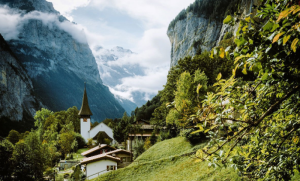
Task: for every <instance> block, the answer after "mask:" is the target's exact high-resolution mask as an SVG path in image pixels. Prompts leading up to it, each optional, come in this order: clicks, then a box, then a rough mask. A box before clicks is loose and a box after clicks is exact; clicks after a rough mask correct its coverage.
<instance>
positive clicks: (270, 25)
mask: <svg viewBox="0 0 300 181" xmlns="http://www.w3.org/2000/svg"><path fill="white" fill-rule="evenodd" d="M273 26H274V23H272V22H271V21H268V22H267V23H266V24H265V26H263V30H264V31H270V30H271V29H272V28H273Z"/></svg>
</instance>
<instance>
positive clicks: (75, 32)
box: [0, 6, 87, 43]
mask: <svg viewBox="0 0 300 181" xmlns="http://www.w3.org/2000/svg"><path fill="white" fill-rule="evenodd" d="M29 20H40V21H42V22H43V24H44V25H46V26H48V27H49V28H52V27H53V26H57V27H58V28H60V29H62V30H64V31H66V32H68V33H69V34H70V35H71V36H72V37H73V38H74V39H76V40H77V41H78V42H80V43H87V40H86V37H85V34H84V32H83V29H84V27H82V26H79V25H75V24H73V23H71V22H69V21H64V22H60V21H59V19H58V15H56V14H48V13H42V12H39V11H32V12H30V13H27V14H24V13H23V12H22V11H18V10H16V9H11V8H9V7H7V6H1V7H0V33H1V34H3V36H4V38H5V39H6V40H11V39H18V35H19V34H20V31H22V27H23V25H24V24H26V23H28V21H29Z"/></svg>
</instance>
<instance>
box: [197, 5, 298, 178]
mask: <svg viewBox="0 0 300 181" xmlns="http://www.w3.org/2000/svg"><path fill="white" fill-rule="evenodd" d="M299 11H300V6H299V5H298V4H297V5H296V4H295V2H294V1H286V0H285V1H284V0H276V1H275V0H268V1H264V3H263V4H262V5H261V6H260V8H259V12H258V14H257V15H256V17H255V18H256V19H260V21H256V20H254V18H251V17H246V18H245V19H243V20H241V22H240V26H239V29H238V31H237V35H236V38H235V43H236V45H237V47H236V48H235V49H234V50H233V51H231V52H232V56H234V60H235V68H234V69H233V71H232V76H231V77H230V78H225V79H221V76H219V77H218V79H217V83H215V85H214V87H215V89H216V91H215V92H209V93H208V94H207V97H206V99H205V100H204V101H203V104H202V106H201V107H200V108H199V111H198V114H197V119H198V120H199V121H198V124H195V126H196V127H197V128H199V132H205V133H207V134H208V135H209V137H210V142H209V144H208V145H207V146H206V147H205V148H204V149H201V150H199V151H198V154H197V155H198V157H199V158H200V159H201V160H209V161H210V166H213V167H216V166H217V165H221V164H225V165H228V164H231V165H232V166H233V167H234V168H236V169H238V170H239V171H240V173H241V174H243V175H245V176H247V177H249V178H251V179H262V180H290V179H291V177H292V175H293V174H294V173H297V172H299V163H300V161H299V159H298V158H299V146H300V145H299V144H300V143H299V136H300V129H299V128H300V123H299V116H298V115H299V110H300V107H299V105H300V104H299V92H300V87H299V80H300V79H299V78H300V77H299V75H300V74H299V63H298V62H299V51H298V46H299V42H298V39H299V38H300V37H299V29H298V27H299V23H298V22H299V17H298V13H299ZM223 52H224V50H222V49H220V48H216V49H214V50H213V52H212V54H214V56H216V55H217V56H222V53H223ZM228 53H230V52H228ZM228 53H227V54H228ZM238 68H240V69H242V73H243V74H245V75H249V74H252V78H251V79H241V78H238V77H237V71H236V70H237V69H238ZM220 75H221V74H220ZM221 132H225V134H223V133H222V134H223V135H225V136H221V135H222V134H221Z"/></svg>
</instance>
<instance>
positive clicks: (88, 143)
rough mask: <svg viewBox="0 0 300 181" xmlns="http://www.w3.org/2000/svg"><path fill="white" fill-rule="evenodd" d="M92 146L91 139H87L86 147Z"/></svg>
mask: <svg viewBox="0 0 300 181" xmlns="http://www.w3.org/2000/svg"><path fill="white" fill-rule="evenodd" d="M93 146H94V143H93V139H88V142H87V147H88V148H93Z"/></svg>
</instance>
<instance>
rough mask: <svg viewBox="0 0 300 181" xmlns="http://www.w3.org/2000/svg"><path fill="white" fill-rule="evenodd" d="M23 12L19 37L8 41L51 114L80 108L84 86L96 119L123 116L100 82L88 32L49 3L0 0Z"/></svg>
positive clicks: (111, 96)
mask: <svg viewBox="0 0 300 181" xmlns="http://www.w3.org/2000/svg"><path fill="white" fill-rule="evenodd" d="M0 3H1V4H7V5H9V6H10V7H11V8H18V9H20V10H24V11H23V12H22V14H21V15H20V17H22V18H21V19H22V20H23V21H22V22H20V23H19V27H20V30H19V34H18V37H16V38H11V40H10V41H8V43H9V45H10V47H11V49H12V50H13V52H14V53H15V54H16V56H17V57H18V58H19V60H20V61H21V62H22V64H23V66H24V67H25V68H26V70H27V72H28V75H29V76H30V77H31V79H32V81H33V86H34V89H35V92H36V94H37V96H38V97H39V98H40V99H41V100H42V102H43V103H44V104H45V105H46V106H48V107H49V108H50V109H51V110H53V111H59V110H65V109H67V108H69V107H72V106H77V108H80V105H81V101H82V95H83V86H84V82H87V93H88V97H89V103H90V108H91V111H92V112H93V115H94V116H93V117H92V119H94V120H96V121H102V120H103V119H105V118H115V117H121V116H122V115H123V113H124V111H125V110H124V109H123V108H122V107H121V105H120V104H119V103H118V102H117V100H116V99H115V98H114V96H113V95H112V94H111V93H110V91H109V89H108V88H107V87H106V86H104V85H103V84H102V80H101V79H100V76H99V71H98V68H97V63H96V60H95V58H94V56H93V54H92V51H91V50H90V48H89V45H88V44H87V42H86V38H85V35H84V32H81V30H78V29H76V28H75V26H74V25H73V24H72V23H70V22H69V21H67V20H66V18H64V17H63V16H61V15H59V13H58V12H57V11H56V10H55V9H54V8H53V6H52V4H51V3H49V2H47V1H45V0H12V1H11V0H9V1H8V0H0Z"/></svg>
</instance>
